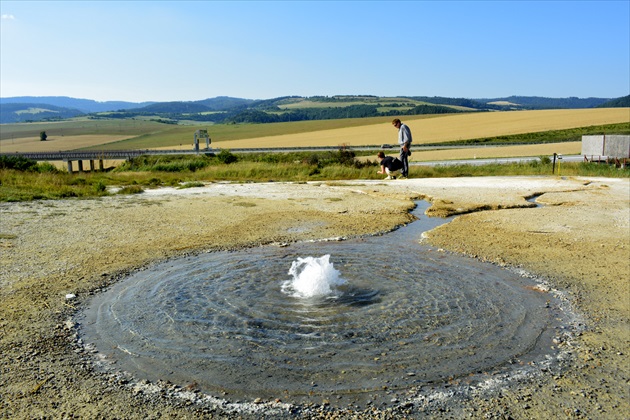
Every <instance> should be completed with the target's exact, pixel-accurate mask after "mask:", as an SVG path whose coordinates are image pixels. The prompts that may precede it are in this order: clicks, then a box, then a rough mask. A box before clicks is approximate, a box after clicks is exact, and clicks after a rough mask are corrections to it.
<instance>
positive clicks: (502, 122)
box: [213, 108, 630, 149]
mask: <svg viewBox="0 0 630 420" xmlns="http://www.w3.org/2000/svg"><path fill="white" fill-rule="evenodd" d="M401 119H402V120H403V122H404V123H406V124H407V125H408V126H409V127H410V128H411V131H412V133H413V139H414V144H416V145H418V144H423V143H435V142H446V141H453V140H466V139H475V138H483V137H495V136H500V135H510V134H522V133H534V132H540V131H549V130H562V129H568V128H575V127H586V126H592V125H604V124H615V123H622V122H630V108H601V109H599V108H598V109H561V110H544V111H513V112H484V113H471V114H450V115H445V116H441V117H436V118H418V117H407V118H401ZM397 139H398V133H397V130H396V129H395V128H394V127H392V125H391V124H390V123H389V122H387V123H384V124H372V125H366V126H361V127H352V128H339V129H334V130H322V131H316V132H310V133H300V134H286V135H279V136H270V137H257V138H250V139H246V140H231V141H224V142H221V141H219V142H216V143H214V144H213V146H215V147H219V148H228V149H229V148H249V147H263V148H268V147H291V146H339V145H342V144H346V145H349V146H361V145H380V144H384V143H388V144H395V143H396V142H397Z"/></svg>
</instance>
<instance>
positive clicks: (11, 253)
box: [0, 177, 630, 419]
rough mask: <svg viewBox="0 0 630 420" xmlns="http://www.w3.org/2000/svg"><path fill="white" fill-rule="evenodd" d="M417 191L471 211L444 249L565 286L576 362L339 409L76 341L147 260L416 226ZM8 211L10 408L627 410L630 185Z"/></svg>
mask: <svg viewBox="0 0 630 420" xmlns="http://www.w3.org/2000/svg"><path fill="white" fill-rule="evenodd" d="M539 194H541V195H540V196H539V197H538V199H537V201H538V202H539V203H543V204H544V205H545V206H544V207H542V208H530V206H532V205H533V204H532V203H530V202H528V201H526V200H525V197H530V196H534V195H539ZM418 198H426V199H429V200H430V201H432V202H433V207H431V208H430V209H429V213H430V214H431V215H446V214H461V216H460V217H458V218H456V219H455V220H454V221H453V222H451V223H450V224H448V225H445V226H443V227H441V228H438V229H436V230H434V231H432V232H430V233H429V235H428V237H429V238H428V240H429V241H430V242H431V243H432V244H434V245H436V246H440V247H442V248H444V249H446V250H450V251H454V252H462V253H466V254H469V255H473V256H476V257H477V258H481V259H487V260H490V261H493V262H496V263H500V264H507V265H512V266H521V267H523V268H524V269H526V270H527V271H529V272H531V273H534V274H537V275H541V276H544V277H546V278H547V279H548V280H549V281H550V282H551V283H552V284H553V285H554V287H557V288H559V289H562V290H565V291H567V293H568V294H569V296H571V298H572V300H573V302H574V304H575V306H576V307H577V309H578V310H579V311H580V312H581V313H583V314H584V317H585V323H586V329H585V332H584V333H582V335H581V336H580V337H578V339H577V344H576V347H575V351H574V354H573V356H574V360H573V361H572V365H571V368H570V369H568V370H566V371H564V372H561V373H559V374H554V375H548V376H543V377H541V378H539V379H537V380H536V381H535V382H534V383H531V382H527V383H520V384H516V385H514V386H510V387H507V388H505V389H502V390H500V391H499V392H495V393H494V394H492V395H490V396H488V397H487V398H483V399H480V398H476V399H473V400H468V401H463V402H461V403H459V404H458V405H456V406H449V405H446V406H440V407H437V408H436V407H429V406H426V407H422V406H419V405H416V406H407V407H398V408H397V407H391V408H388V409H384V410H378V411H376V410H375V411H373V412H370V413H366V412H363V413H359V412H352V410H347V411H344V412H336V413H331V412H330V411H329V409H328V408H327V407H326V406H325V405H322V406H321V407H319V406H318V407H307V408H304V407H301V408H297V407H289V406H286V405H284V404H283V403H281V402H261V403H260V404H252V406H251V407H250V411H249V412H238V411H235V409H233V408H231V407H232V406H230V405H229V403H228V402H225V401H218V400H217V402H216V404H214V405H210V406H209V405H207V404H206V405H202V404H197V401H199V398H200V397H199V396H196V395H195V393H194V392H188V393H186V392H185V391H186V390H183V389H178V388H176V387H174V386H173V387H172V388H171V390H170V391H169V392H166V393H165V391H164V389H163V388H162V389H161V390H159V389H158V388H152V385H153V384H147V383H144V384H143V385H142V384H141V385H142V386H140V385H139V384H137V383H135V382H133V381H129V379H127V378H126V377H124V376H119V377H116V376H112V375H104V374H99V373H97V372H95V371H94V368H93V363H92V357H91V356H90V354H88V353H89V352H87V351H86V350H85V348H84V346H82V343H80V342H77V337H76V331H75V326H74V325H73V322H72V315H73V314H74V313H75V311H76V310H77V309H79V308H81V306H82V305H83V304H84V303H85V302H86V301H87V300H88V299H89V298H90V296H92V295H93V294H95V293H98V291H99V290H101V289H102V288H104V287H106V286H107V285H108V284H110V283H111V282H113V281H116V280H117V279H119V278H120V277H122V276H124V275H125V273H127V272H129V271H130V270H132V269H134V268H137V267H140V266H144V265H146V264H150V263H151V262H152V261H157V260H161V259H164V258H168V257H172V256H176V255H183V254H187V253H191V252H196V251H199V250H216V249H231V248H240V247H245V246H258V245H261V244H270V243H274V242H276V243H283V242H291V241H297V240H308V239H321V238H336V237H352V236H358V235H365V234H371V233H376V232H382V231H387V230H390V229H392V228H393V227H395V226H397V225H400V224H404V223H407V222H409V221H410V220H411V219H410V216H409V214H408V213H407V212H408V210H409V209H410V208H412V207H413V199H418ZM499 209H500V210H499ZM482 210H484V211H482ZM495 210H498V211H495ZM0 211H1V222H0V250H1V257H0V261H1V262H2V269H1V272H0V299H1V302H2V304H1V305H0V353H1V354H2V358H1V361H0V372H1V374H0V418H17V419H22V418H24V419H26V418H40V417H49V418H70V417H73V416H74V417H79V418H96V417H99V416H101V417H107V418H114V417H116V418H160V417H166V418H200V417H205V418H238V417H248V416H251V417H252V418H255V417H257V418H260V417H263V416H264V414H263V413H268V414H267V416H268V417H278V418H280V417H287V418H297V417H298V416H299V417H312V418H319V417H321V418H324V417H325V416H328V417H330V416H331V415H333V414H334V415H336V416H338V417H339V418H359V417H361V418H365V417H370V416H373V417H378V418H397V417H399V416H401V415H402V414H401V413H406V415H408V416H411V417H421V416H422V415H425V414H426V413H429V414H432V415H434V416H436V417H447V418H449V417H453V418H455V417H460V416H467V417H468V416H471V417H479V418H510V417H511V418H532V417H548V418H557V417H576V418H580V417H584V418H627V417H628V416H629V415H630V406H629V403H628V401H627V396H628V381H629V378H630V369H629V367H628V363H627V355H628V353H629V351H630V349H629V348H628V343H629V340H630V338H629V333H630V332H629V326H630V308H629V306H630V304H629V302H630V295H629V289H630V287H629V284H628V281H629V278H630V262H629V261H630V227H629V222H628V221H629V220H630V181H629V180H628V179H586V178H580V179H558V178H554V177H505V178H503V177H502V178H457V179H427V180H425V179H415V180H405V181H387V182H384V181H356V182H345V183H343V182H335V183H313V184H311V183H309V184H281V183H269V184H222V183H213V184H209V185H208V186H206V187H203V188H194V189H185V190H175V189H161V190H155V191H148V192H145V193H144V194H142V195H140V196H132V197H118V196H114V197H106V198H103V199H99V200H89V201H77V200H67V201H54V202H52V201H51V202H33V203H7V204H1V205H0ZM68 294H73V295H76V298H71V299H67V298H66V295H68ZM174 394H180V397H182V396H183V398H174V397H173V395H174ZM252 407H253V408H252ZM257 410H259V411H257ZM263 410H264V411H263ZM401 410H402V411H401ZM269 413H271V414H269Z"/></svg>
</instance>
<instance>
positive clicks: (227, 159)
mask: <svg viewBox="0 0 630 420" xmlns="http://www.w3.org/2000/svg"><path fill="white" fill-rule="evenodd" d="M217 160H218V161H219V162H221V163H225V164H226V165H229V164H230V163H234V162H236V161H238V157H237V156H236V155H235V154H233V153H232V152H230V151H229V150H227V149H223V150H221V151H220V152H219V154H218V155H217Z"/></svg>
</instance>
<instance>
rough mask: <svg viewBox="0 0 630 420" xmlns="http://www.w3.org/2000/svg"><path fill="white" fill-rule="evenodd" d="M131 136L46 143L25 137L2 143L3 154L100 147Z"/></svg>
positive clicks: (58, 138) (84, 137) (57, 139)
mask: <svg viewBox="0 0 630 420" xmlns="http://www.w3.org/2000/svg"><path fill="white" fill-rule="evenodd" d="M128 138H129V135H107V134H93V135H89V134H86V135H80V136H55V137H53V136H48V139H46V141H41V140H39V138H34V137H23V138H17V139H11V140H2V142H0V152H2V153H14V152H21V153H37V152H57V151H65V150H75V149H80V148H82V147H89V146H98V145H99V144H106V143H111V142H114V141H119V140H124V139H128Z"/></svg>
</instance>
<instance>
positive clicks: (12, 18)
mask: <svg viewBox="0 0 630 420" xmlns="http://www.w3.org/2000/svg"><path fill="white" fill-rule="evenodd" d="M1 18H2V20H15V16H13V15H7V14H5V15H2V17H1Z"/></svg>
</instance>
